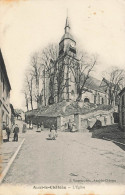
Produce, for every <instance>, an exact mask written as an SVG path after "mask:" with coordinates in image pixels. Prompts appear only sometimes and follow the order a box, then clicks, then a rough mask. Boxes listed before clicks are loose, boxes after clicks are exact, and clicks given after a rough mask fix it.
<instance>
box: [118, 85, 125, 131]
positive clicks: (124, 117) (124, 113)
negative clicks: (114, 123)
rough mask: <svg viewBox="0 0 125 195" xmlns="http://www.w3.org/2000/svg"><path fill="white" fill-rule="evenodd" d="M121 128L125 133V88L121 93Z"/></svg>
mask: <svg viewBox="0 0 125 195" xmlns="http://www.w3.org/2000/svg"><path fill="white" fill-rule="evenodd" d="M118 110H119V126H120V128H121V129H122V130H124V131H125V87H124V88H123V89H122V90H121V92H120V93H119V109H118Z"/></svg>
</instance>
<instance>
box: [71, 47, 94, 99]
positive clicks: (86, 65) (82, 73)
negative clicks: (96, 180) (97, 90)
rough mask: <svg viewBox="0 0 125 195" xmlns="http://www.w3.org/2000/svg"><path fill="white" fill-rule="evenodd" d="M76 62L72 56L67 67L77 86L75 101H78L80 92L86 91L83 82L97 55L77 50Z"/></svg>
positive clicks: (80, 95) (87, 76)
mask: <svg viewBox="0 0 125 195" xmlns="http://www.w3.org/2000/svg"><path fill="white" fill-rule="evenodd" d="M77 53H78V55H77V56H78V62H77V63H76V61H74V58H69V68H70V69H71V72H72V74H73V76H74V80H75V83H76V87H77V94H78V96H77V101H80V100H81V98H82V94H83V93H85V92H86V90H87V89H86V87H85V84H86V82H87V80H88V78H89V75H90V73H91V71H93V69H94V67H95V65H96V64H97V55H91V56H90V55H89V54H88V53H87V52H81V51H77Z"/></svg>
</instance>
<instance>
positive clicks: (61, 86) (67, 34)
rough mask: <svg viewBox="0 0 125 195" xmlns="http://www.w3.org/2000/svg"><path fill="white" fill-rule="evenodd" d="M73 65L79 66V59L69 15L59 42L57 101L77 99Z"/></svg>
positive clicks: (56, 83)
mask: <svg viewBox="0 0 125 195" xmlns="http://www.w3.org/2000/svg"><path fill="white" fill-rule="evenodd" d="M71 63H72V64H71ZM71 66H76V67H77V66H78V60H77V57H76V42H75V40H74V37H73V36H72V34H71V28H70V23H69V18H68V17H67V18H66V23H65V27H64V35H63V36H62V38H61V40H60V42H59V56H58V74H59V75H60V76H59V80H58V81H56V82H55V89H56V90H55V91H58V95H57V96H56V97H57V99H56V100H55V102H61V101H63V100H66V101H70V100H76V93H77V89H76V83H75V78H74V76H73V73H72V71H71ZM76 69H77V68H76ZM75 74H77V71H75ZM57 85H58V87H57Z"/></svg>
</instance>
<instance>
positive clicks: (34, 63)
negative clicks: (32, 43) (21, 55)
mask: <svg viewBox="0 0 125 195" xmlns="http://www.w3.org/2000/svg"><path fill="white" fill-rule="evenodd" d="M30 65H31V74H32V77H33V78H32V79H33V80H32V82H33V83H32V84H33V86H34V87H33V88H34V89H33V92H34V101H35V102H37V106H38V103H39V97H40V94H39V81H40V78H41V66H40V63H39V53H38V52H35V53H33V54H32V56H31V64H30Z"/></svg>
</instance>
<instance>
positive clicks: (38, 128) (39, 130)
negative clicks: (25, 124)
mask: <svg viewBox="0 0 125 195" xmlns="http://www.w3.org/2000/svg"><path fill="white" fill-rule="evenodd" d="M37 132H41V125H40V123H38V124H37Z"/></svg>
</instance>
